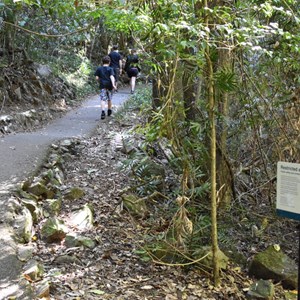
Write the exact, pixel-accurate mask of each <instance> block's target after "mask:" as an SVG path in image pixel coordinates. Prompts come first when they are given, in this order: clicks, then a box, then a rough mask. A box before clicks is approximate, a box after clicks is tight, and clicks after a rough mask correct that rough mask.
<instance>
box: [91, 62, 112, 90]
mask: <svg viewBox="0 0 300 300" xmlns="http://www.w3.org/2000/svg"><path fill="white" fill-rule="evenodd" d="M111 75H113V76H114V75H115V72H114V70H113V68H111V67H107V66H101V67H98V68H97V70H96V72H95V76H98V77H99V83H100V89H109V90H112V83H111V80H110V76H111Z"/></svg>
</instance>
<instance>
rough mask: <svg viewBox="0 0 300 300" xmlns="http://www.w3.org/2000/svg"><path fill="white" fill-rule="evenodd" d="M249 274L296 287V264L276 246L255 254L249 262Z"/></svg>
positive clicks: (287, 286) (288, 286)
mask: <svg viewBox="0 0 300 300" xmlns="http://www.w3.org/2000/svg"><path fill="white" fill-rule="evenodd" d="M249 274H250V275H251V276H254V277H255V278H258V279H273V280H275V281H276V282H279V281H281V282H282V284H283V286H284V287H286V288H292V289H296V288H297V282H298V271H297V265H296V263H295V262H294V261H293V260H292V259H291V258H289V257H288V256H287V255H286V254H285V253H283V252H282V251H281V250H280V248H279V247H278V246H277V247H275V246H270V247H268V248H267V249H266V250H265V251H263V252H261V253H258V254H256V255H255V256H254V257H253V259H252V261H251V263H250V266H249Z"/></svg>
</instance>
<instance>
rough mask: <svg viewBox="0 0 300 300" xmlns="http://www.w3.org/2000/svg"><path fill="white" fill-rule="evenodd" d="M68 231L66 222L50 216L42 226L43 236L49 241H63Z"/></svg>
mask: <svg viewBox="0 0 300 300" xmlns="http://www.w3.org/2000/svg"><path fill="white" fill-rule="evenodd" d="M66 233H67V228H66V226H65V225H64V222H63V221H61V220H58V219H57V218H55V217H53V218H49V219H48V220H47V221H46V223H45V224H44V225H43V227H42V231H41V234H42V238H43V239H44V240H46V241H47V242H48V243H53V242H60V241H62V240H63V239H64V238H65V236H66Z"/></svg>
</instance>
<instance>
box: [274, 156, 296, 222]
mask: <svg viewBox="0 0 300 300" xmlns="http://www.w3.org/2000/svg"><path fill="white" fill-rule="evenodd" d="M276 198H277V199H276V211H277V214H278V215H279V216H282V217H286V218H289V219H295V220H300V164H296V163H288V162H278V164H277V197H276Z"/></svg>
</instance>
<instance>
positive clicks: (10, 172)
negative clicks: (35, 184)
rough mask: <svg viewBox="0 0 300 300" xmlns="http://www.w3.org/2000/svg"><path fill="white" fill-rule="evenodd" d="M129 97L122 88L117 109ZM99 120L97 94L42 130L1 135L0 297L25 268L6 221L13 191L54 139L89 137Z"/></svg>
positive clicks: (12, 287)
mask: <svg viewBox="0 0 300 300" xmlns="http://www.w3.org/2000/svg"><path fill="white" fill-rule="evenodd" d="M128 97H129V90H128V89H122V90H119V92H118V93H116V94H115V95H114V97H113V109H115V110H116V109H117V108H118V107H119V106H120V105H121V104H122V103H123V102H124V101H125V100H126V99H127V98H128ZM99 122H100V103H99V98H98V95H95V96H91V97H89V98H88V99H86V101H84V102H83V103H82V105H81V106H80V107H78V108H76V109H74V110H72V111H70V112H68V113H67V114H66V115H65V116H63V117H61V118H59V119H56V120H54V121H53V122H51V123H49V124H48V125H47V126H45V127H44V128H42V129H40V130H37V131H34V132H31V133H17V134H12V135H8V136H4V137H1V138H0V214H1V220H0V236H1V238H0V300H1V299H6V297H7V295H10V294H11V293H12V292H14V291H15V290H16V289H18V288H19V287H18V285H17V282H18V281H19V276H20V270H21V267H22V264H21V263H20V261H19V260H18V259H17V256H16V244H15V243H14V241H13V237H12V236H13V230H12V228H10V226H9V225H7V222H6V212H7V211H8V209H9V208H8V207H7V203H8V202H9V194H10V191H11V190H12V189H13V188H14V187H15V186H16V185H17V184H18V183H20V182H21V181H22V180H25V179H26V178H28V177H29V176H32V175H33V174H34V173H35V172H36V170H37V169H38V168H39V166H40V165H41V164H42V163H43V161H44V159H45V157H46V154H47V152H48V149H49V146H50V145H51V144H52V143H53V142H55V141H57V140H62V139H67V138H74V137H77V138H85V137H88V136H90V135H91V134H92V133H93V131H94V130H95V129H96V128H97V126H98V125H99Z"/></svg>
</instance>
